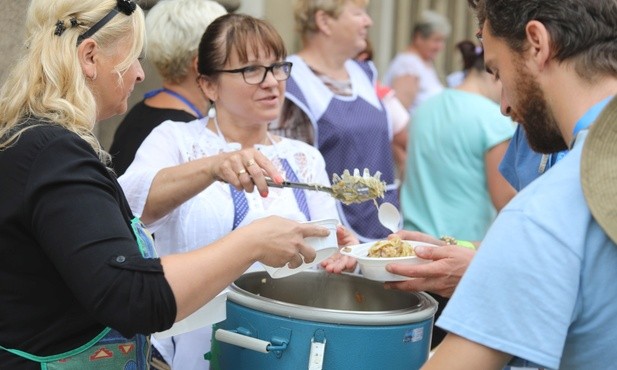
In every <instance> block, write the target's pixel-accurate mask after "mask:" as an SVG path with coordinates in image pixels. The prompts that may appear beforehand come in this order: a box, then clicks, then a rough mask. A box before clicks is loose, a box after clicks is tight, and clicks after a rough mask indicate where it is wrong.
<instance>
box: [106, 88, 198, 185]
mask: <svg viewBox="0 0 617 370" xmlns="http://www.w3.org/2000/svg"><path fill="white" fill-rule="evenodd" d="M195 119H196V117H195V116H193V115H191V114H190V113H188V112H185V111H183V110H178V109H163V108H153V107H149V106H147V105H146V104H145V103H144V101H143V100H142V101H140V102H139V103H137V104H135V106H134V107H133V108H131V110H130V111H129V113H128V114H127V115H126V117H124V119H123V120H122V122H121V123H120V125H119V126H118V129H117V130H116V133H115V135H114V141H113V143H112V144H111V148H110V149H109V154H111V155H112V157H113V168H114V170H115V171H116V173H117V174H118V176H120V175H122V174H123V173H124V172H126V169H127V168H129V166H130V165H131V163H132V162H133V159H135V153H137V149H139V146H140V145H141V143H142V142H143V141H144V140H145V139H146V137H147V136H148V135H149V134H150V132H152V130H154V128H155V127H156V126H158V125H160V124H161V123H162V122H165V121H167V120H172V121H179V122H190V121H193V120H195Z"/></svg>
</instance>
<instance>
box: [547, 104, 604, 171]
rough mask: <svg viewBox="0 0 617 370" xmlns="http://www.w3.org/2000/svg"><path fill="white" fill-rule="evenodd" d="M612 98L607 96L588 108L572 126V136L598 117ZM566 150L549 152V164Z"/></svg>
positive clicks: (561, 156) (587, 126)
mask: <svg viewBox="0 0 617 370" xmlns="http://www.w3.org/2000/svg"><path fill="white" fill-rule="evenodd" d="M612 98H613V96H609V97H607V98H606V99H604V100H602V101H601V102H599V103H597V104H595V105H594V106H593V107H591V108H589V110H588V111H587V112H586V113H585V114H584V115H583V117H581V119H579V120H578V121H577V122H576V125H575V126H574V131H573V135H572V137H573V138H576V135H577V134H578V133H579V132H580V131H581V130H584V129H586V128H589V126H591V124H592V123H593V121H595V120H596V118H598V116H599V115H600V113H602V109H604V107H606V105H607V104H608V103H609V102H610V101H611V99H612ZM568 152H569V150H564V151H561V152H558V153H553V154H551V161H550V165H551V166H553V165H554V164H555V163H557V162H558V161H559V160H560V159H561V158H563V157H565V155H566V154H568Z"/></svg>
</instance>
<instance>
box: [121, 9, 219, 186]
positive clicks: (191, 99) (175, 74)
mask: <svg viewBox="0 0 617 370" xmlns="http://www.w3.org/2000/svg"><path fill="white" fill-rule="evenodd" d="M226 13H227V12H226V11H225V8H223V7H222V6H221V5H220V4H219V3H217V2H216V1H209V0H162V1H160V2H159V3H158V4H156V5H155V6H154V7H153V8H152V9H150V11H148V13H147V16H146V35H147V37H148V49H147V53H146V58H147V59H148V60H149V61H150V62H151V63H152V64H153V65H154V66H155V67H156V70H157V71H158V73H159V75H161V77H162V78H163V86H162V88H160V89H157V90H154V91H150V92H148V93H146V95H145V97H144V99H143V100H142V101H140V102H139V103H137V104H136V105H135V106H134V107H133V108H131V110H130V111H129V112H128V114H127V115H126V117H124V119H123V120H122V122H121V123H120V125H119V126H118V129H117V130H116V133H115V135H114V140H113V143H112V144H111V148H110V149H109V153H110V154H111V155H112V157H113V168H114V170H115V171H116V173H117V174H118V176H120V175H122V174H123V173H124V172H125V171H126V169H127V168H128V167H129V165H130V164H131V162H132V161H133V159H134V158H135V153H136V152H137V148H139V146H140V145H141V143H142V142H143V141H144V139H145V138H146V136H148V134H150V132H151V131H152V129H153V128H155V127H156V126H158V125H159V124H160V123H161V122H163V121H166V120H172V121H178V122H189V121H192V120H194V119H196V118H203V117H204V115H205V113H206V111H207V110H208V100H207V99H206V97H205V96H204V95H203V93H202V92H201V90H200V89H199V86H198V85H197V83H196V82H195V81H196V80H197V76H198V73H197V47H198V46H199V40H200V39H201V35H203V33H204V31H205V30H206V27H208V25H209V24H210V22H212V21H213V20H214V19H215V18H217V17H219V16H221V15H223V14H226Z"/></svg>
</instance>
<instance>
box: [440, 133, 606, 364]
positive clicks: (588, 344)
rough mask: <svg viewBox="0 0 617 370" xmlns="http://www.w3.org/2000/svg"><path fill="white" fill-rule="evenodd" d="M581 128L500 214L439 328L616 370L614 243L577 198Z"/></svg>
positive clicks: (547, 358) (550, 359)
mask: <svg viewBox="0 0 617 370" xmlns="http://www.w3.org/2000/svg"><path fill="white" fill-rule="evenodd" d="M585 134H586V131H583V132H581V134H580V135H579V137H578V138H577V142H576V144H575V147H574V149H573V150H572V151H571V152H570V153H568V154H567V155H566V156H565V158H564V159H563V160H561V161H560V162H558V163H557V164H556V165H555V166H554V167H553V168H552V169H551V171H550V172H548V173H546V174H545V175H543V176H542V177H540V178H539V179H538V180H536V181H535V182H533V183H532V184H530V185H529V186H527V187H526V188H525V189H523V190H522V191H521V192H520V193H519V194H518V195H517V196H516V197H515V198H514V199H513V200H512V201H511V202H510V204H508V206H506V208H504V209H503V210H502V212H501V213H500V215H499V216H498V217H497V220H496V221H495V223H494V224H493V226H492V227H491V229H490V230H489V232H488V234H487V235H486V238H485V239H484V241H483V243H482V247H481V248H480V249H479V251H478V253H477V255H476V256H475V257H474V260H473V262H472V263H471V265H470V267H469V269H468V270H467V272H466V273H465V275H464V277H463V279H462V280H461V282H460V284H459V286H458V287H457V289H456V291H455V293H454V295H453V297H452V299H451V300H450V302H449V303H448V306H447V307H446V308H445V310H444V312H443V314H442V315H441V317H440V318H439V320H438V321H437V325H438V326H440V327H441V328H443V329H445V330H448V331H450V332H453V333H455V334H457V335H459V336H462V337H465V338H467V339H469V340H471V341H474V342H477V343H480V344H483V345H485V346H487V347H491V348H494V349H497V350H499V351H502V352H505V353H509V354H512V355H514V356H517V357H520V358H524V359H527V360H529V361H532V362H534V363H537V364H540V365H541V366H544V367H547V368H552V369H556V368H559V369H610V368H614V366H615V364H617V351H615V350H614V346H615V343H617V330H615V328H616V327H617V304H615V302H617V284H616V282H617V245H615V243H613V242H612V241H611V240H610V239H609V238H608V237H607V235H606V234H605V233H604V232H603V231H602V229H601V228H600V226H599V225H598V224H597V223H596V222H595V220H594V219H593V217H592V215H591V213H590V211H589V208H588V207H587V204H586V202H585V198H584V196H583V192H582V188H581V184H580V175H579V174H580V159H581V149H582V146H583V145H582V144H583V141H584V136H585Z"/></svg>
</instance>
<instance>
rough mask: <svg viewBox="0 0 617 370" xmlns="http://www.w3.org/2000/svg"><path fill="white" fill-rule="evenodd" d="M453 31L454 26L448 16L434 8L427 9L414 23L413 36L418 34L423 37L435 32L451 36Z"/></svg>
mask: <svg viewBox="0 0 617 370" xmlns="http://www.w3.org/2000/svg"><path fill="white" fill-rule="evenodd" d="M451 31H452V26H451V25H450V21H449V20H448V18H446V17H444V16H443V15H441V14H439V13H437V12H434V11H432V10H425V11H423V12H422V14H421V15H420V19H419V20H418V21H417V22H416V24H415V25H414V28H413V31H412V38H413V37H414V36H416V35H418V34H419V35H420V36H422V37H423V38H428V37H429V36H431V35H432V34H434V33H437V34H440V35H442V36H446V37H447V36H450V32H451Z"/></svg>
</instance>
